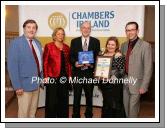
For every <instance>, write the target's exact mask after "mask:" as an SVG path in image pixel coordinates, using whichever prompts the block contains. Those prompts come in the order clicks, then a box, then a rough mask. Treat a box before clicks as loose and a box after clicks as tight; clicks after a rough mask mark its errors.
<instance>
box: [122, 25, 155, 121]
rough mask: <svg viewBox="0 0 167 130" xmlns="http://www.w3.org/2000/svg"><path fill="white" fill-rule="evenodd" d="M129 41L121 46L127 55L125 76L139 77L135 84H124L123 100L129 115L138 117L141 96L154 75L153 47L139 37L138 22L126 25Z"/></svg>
mask: <svg viewBox="0 0 167 130" xmlns="http://www.w3.org/2000/svg"><path fill="white" fill-rule="evenodd" d="M125 32H126V36H127V39H128V41H127V42H125V43H123V44H122V46H121V52H122V53H123V54H124V55H125V57H126V62H125V77H126V78H134V79H135V80H136V79H137V82H136V83H135V84H133V83H127V84H124V90H123V98H124V99H123V101H124V107H125V112H126V116H127V117H132V118H136V117H138V113H139V108H140V96H141V94H144V93H145V92H147V90H148V86H149V82H150V79H151V76H152V65H153V62H152V48H151V45H150V44H149V43H148V42H145V41H143V40H142V39H140V38H139V37H138V33H139V28H138V24H137V23H136V22H128V23H127V24H126V26H125Z"/></svg>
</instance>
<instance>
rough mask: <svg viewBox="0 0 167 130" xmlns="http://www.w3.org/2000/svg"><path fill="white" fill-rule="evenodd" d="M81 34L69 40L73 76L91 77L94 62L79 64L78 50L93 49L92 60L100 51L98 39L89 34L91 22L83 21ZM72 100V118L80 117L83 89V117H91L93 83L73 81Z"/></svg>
mask: <svg viewBox="0 0 167 130" xmlns="http://www.w3.org/2000/svg"><path fill="white" fill-rule="evenodd" d="M80 30H81V33H82V36H81V37H78V38H75V39H73V40H72V41H71V48H70V54H71V63H72V66H73V77H77V78H84V77H85V78H93V71H94V67H95V63H93V64H79V63H78V52H82V51H93V54H94V61H95V59H96V56H97V55H98V53H99V51H100V42H99V40H98V39H96V38H93V37H91V36H90V32H91V23H90V22H88V21H85V22H84V23H83V24H82V25H81V27H80ZM73 86H74V102H73V115H72V117H73V118H80V101H81V94H82V89H84V92H85V97H86V112H85V117H86V118H91V117H92V116H93V114H92V96H93V87H94V86H93V84H88V83H84V84H83V83H82V84H79V83H75V84H74V85H73Z"/></svg>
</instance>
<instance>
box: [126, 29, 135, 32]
mask: <svg viewBox="0 0 167 130" xmlns="http://www.w3.org/2000/svg"><path fill="white" fill-rule="evenodd" d="M136 30H137V29H130V30H128V29H126V32H134V31H136Z"/></svg>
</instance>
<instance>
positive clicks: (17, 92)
mask: <svg viewBox="0 0 167 130" xmlns="http://www.w3.org/2000/svg"><path fill="white" fill-rule="evenodd" d="M23 93H24V90H23V89H22V88H21V89H17V90H16V94H17V95H18V96H21V95H22V94H23Z"/></svg>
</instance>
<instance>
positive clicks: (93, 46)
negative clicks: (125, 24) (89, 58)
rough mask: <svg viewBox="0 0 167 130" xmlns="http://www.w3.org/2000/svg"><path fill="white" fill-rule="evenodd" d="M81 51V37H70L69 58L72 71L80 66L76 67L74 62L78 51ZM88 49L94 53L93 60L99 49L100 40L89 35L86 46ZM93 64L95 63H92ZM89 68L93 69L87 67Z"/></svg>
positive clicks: (77, 69) (78, 69)
mask: <svg viewBox="0 0 167 130" xmlns="http://www.w3.org/2000/svg"><path fill="white" fill-rule="evenodd" d="M80 51H83V49H82V37H78V38H75V39H72V41H71V48H70V55H71V56H70V58H71V64H72V66H73V70H74V71H80V70H81V68H76V67H75V62H76V61H78V52H80ZM88 51H93V53H94V61H96V57H97V55H98V53H99V51H100V42H99V40H98V39H96V38H94V37H90V39H89V46H88ZM93 66H95V63H94V64H93ZM89 70H92V71H94V67H93V68H89Z"/></svg>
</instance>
